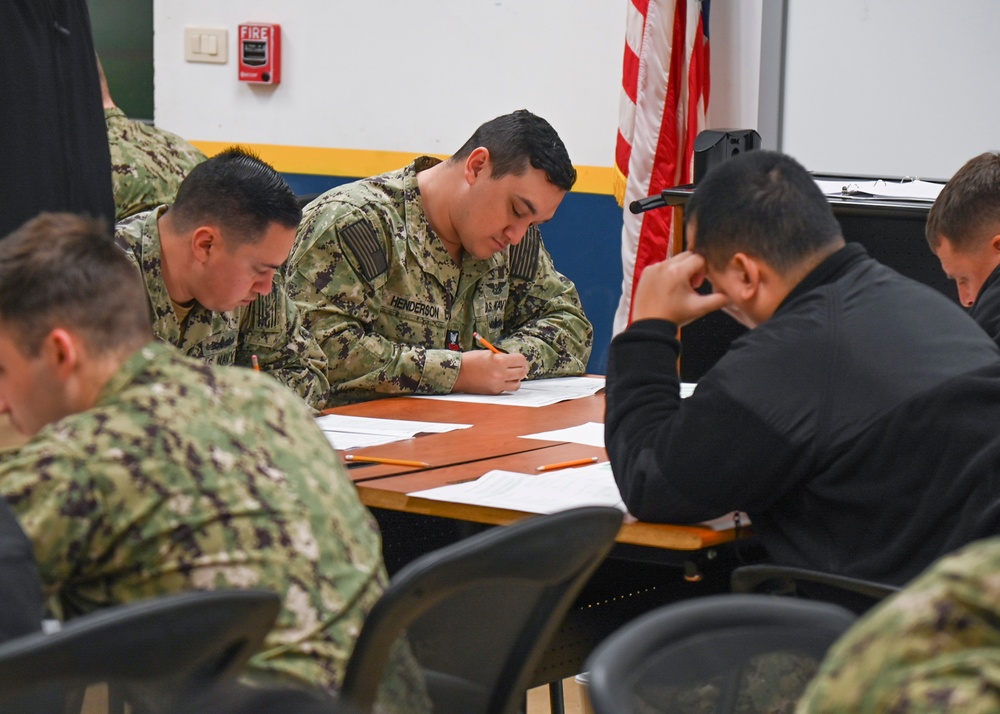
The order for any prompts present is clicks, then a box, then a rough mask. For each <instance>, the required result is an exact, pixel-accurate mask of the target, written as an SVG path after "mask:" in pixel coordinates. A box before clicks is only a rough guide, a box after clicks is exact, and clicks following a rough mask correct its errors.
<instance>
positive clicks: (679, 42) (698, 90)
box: [614, 0, 710, 334]
mask: <svg viewBox="0 0 1000 714" xmlns="http://www.w3.org/2000/svg"><path fill="white" fill-rule="evenodd" d="M709 1H710V0H629V2H628V15H627V19H626V27H625V59H624V63H623V69H622V92H621V98H620V100H619V105H618V141H617V145H616V148H615V196H616V198H617V199H618V202H619V204H622V205H624V206H626V208H625V209H624V212H623V213H624V225H623V226H622V268H623V273H624V279H623V281H622V296H621V300H620V301H619V304H618V311H617V312H616V314H615V323H614V332H615V334H617V333H618V332H620V331H621V330H623V329H625V327H626V326H627V325H628V323H629V321H630V318H631V305H632V294H633V291H634V287H635V284H636V283H638V280H639V276H640V275H641V274H642V269H643V268H644V267H645V266H647V265H649V264H650V263H656V262H659V261H661V260H663V259H664V258H666V257H667V256H669V255H672V254H673V252H674V245H675V236H674V215H673V214H674V210H673V209H672V208H659V209H655V210H652V211H648V212H646V213H640V214H638V215H635V214H633V213H632V212H631V211H629V210H628V208H627V206H628V205H629V204H630V203H631V202H632V201H635V200H637V199H640V198H645V197H646V196H653V195H657V194H659V193H660V191H662V190H663V189H665V188H671V187H673V186H680V185H683V184H687V183H691V181H692V177H693V164H694V140H695V137H697V136H698V132H700V131H701V130H702V129H703V128H704V126H705V112H706V111H707V109H708V93H709V51H708V11H709ZM677 242H678V243H679V241H677Z"/></svg>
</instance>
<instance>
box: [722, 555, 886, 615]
mask: <svg viewBox="0 0 1000 714" xmlns="http://www.w3.org/2000/svg"><path fill="white" fill-rule="evenodd" d="M730 588H731V590H732V591H733V592H734V593H766V594H770V595H789V596H793V597H802V598H805V599H808V600H822V601H824V602H832V603H835V604H837V605H841V606H842V607H846V608H847V609H848V610H851V611H852V612H855V613H857V614H859V615H863V614H864V613H865V612H866V611H867V610H869V609H871V608H872V607H873V606H875V605H877V604H878V603H879V602H881V601H882V600H884V599H885V598H887V597H889V596H890V595H893V594H895V593H897V592H899V588H898V587H895V586H893V585H886V584H884V583H876V582H872V581H870V580H861V579H858V578H849V577H847V576H844V575H833V574H831V573H823V572H820V571H818V570H808V569H806V568H792V567H788V566H783V565H769V564H767V563H761V564H757V565H744V566H742V567H739V568H736V569H735V570H734V571H733V573H732V575H731V576H730Z"/></svg>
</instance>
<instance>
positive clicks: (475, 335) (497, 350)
mask: <svg viewBox="0 0 1000 714" xmlns="http://www.w3.org/2000/svg"><path fill="white" fill-rule="evenodd" d="M472 337H473V338H474V339H475V340H476V342H478V343H479V344H481V345H482V346H483V347H485V348H486V349H488V350H489V351H490V352H492V353H494V354H498V355H505V354H507V353H506V352H504V351H503V350H502V349H500V348H498V347H494V346H493V345H491V344H490V343H489V341H488V340H487V339H486V338H485V337H483V336H482V335H480V334H479V333H478V332H473V333H472Z"/></svg>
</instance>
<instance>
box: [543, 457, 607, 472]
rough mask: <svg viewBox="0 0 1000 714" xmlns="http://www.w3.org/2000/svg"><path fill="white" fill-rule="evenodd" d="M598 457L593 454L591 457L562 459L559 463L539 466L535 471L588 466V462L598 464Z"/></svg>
mask: <svg viewBox="0 0 1000 714" xmlns="http://www.w3.org/2000/svg"><path fill="white" fill-rule="evenodd" d="M596 463H597V457H596V456H591V457H590V458H589V459H573V460H572V461H562V462H560V463H558V464H546V465H545V466H539V467H538V468H536V469H535V471H555V470H556V469H568V468H570V467H572V466H586V465H587V464H596Z"/></svg>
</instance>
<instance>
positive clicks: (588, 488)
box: [407, 461, 750, 531]
mask: <svg viewBox="0 0 1000 714" xmlns="http://www.w3.org/2000/svg"><path fill="white" fill-rule="evenodd" d="M407 495H408V496H415V497H418V498H429V499H432V500H435V501H449V502H451V503H468V504H470V505H473V506H486V507H490V508H506V509H509V510H512V511H523V512H525V513H555V512H556V511H564V510H567V509H570V508H579V507H581V506H611V507H613V508H617V509H619V510H620V511H622V512H625V513H626V520H627V521H629V522H633V521H634V519H633V518H632V517H631V516H629V515H628V513H627V509H626V507H625V504H624V503H623V502H622V499H621V494H620V493H619V492H618V484H617V483H615V478H614V475H613V474H612V473H611V464H610V463H609V462H607V461H604V462H602V463H599V464H593V465H591V466H580V467H578V468H569V469H563V470H561V471H553V472H551V473H540V474H522V473H517V472H514V471H499V470H497V471H489V472H487V473H485V474H484V475H482V476H480V477H479V478H478V479H476V480H475V481H467V482H465V483H456V484H452V485H450V486H440V487H438V488H429V489H426V490H424V491H414V492H413V493H409V494H407ZM739 514H740V527H741V528H742V527H745V526H749V525H750V517H749V516H747V514H746V513H743V512H742V511H740V512H739ZM692 525H696V526H700V527H702V528H711V529H712V530H716V531H724V530H729V529H731V528H733V527H735V525H736V520H735V518H734V512H730V513H727V514H725V515H724V516H719V517H718V518H713V519H712V520H709V521H704V522H702V523H695V524H692Z"/></svg>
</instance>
